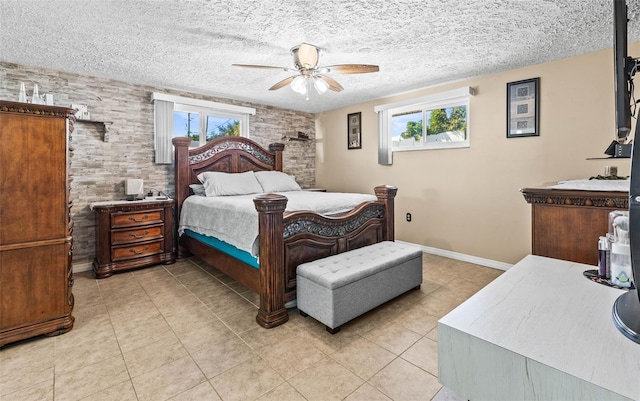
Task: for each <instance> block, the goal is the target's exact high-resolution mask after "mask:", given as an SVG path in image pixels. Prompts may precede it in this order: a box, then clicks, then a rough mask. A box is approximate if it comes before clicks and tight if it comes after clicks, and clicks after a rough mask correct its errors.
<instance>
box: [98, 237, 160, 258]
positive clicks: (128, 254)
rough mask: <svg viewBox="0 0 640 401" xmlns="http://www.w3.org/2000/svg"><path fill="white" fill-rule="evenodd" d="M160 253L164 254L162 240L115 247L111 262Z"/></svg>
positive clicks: (112, 250)
mask: <svg viewBox="0 0 640 401" xmlns="http://www.w3.org/2000/svg"><path fill="white" fill-rule="evenodd" d="M160 252H162V240H160V241H155V242H149V243H146V244H140V245H130V246H125V247H113V248H112V249H111V260H112V261H114V262H117V261H121V260H129V259H134V258H141V257H144V256H149V255H155V254H157V253H160Z"/></svg>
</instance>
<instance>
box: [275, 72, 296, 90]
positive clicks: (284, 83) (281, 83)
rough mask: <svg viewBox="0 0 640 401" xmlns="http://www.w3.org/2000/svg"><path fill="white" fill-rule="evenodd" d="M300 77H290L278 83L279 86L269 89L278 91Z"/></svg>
mask: <svg viewBox="0 0 640 401" xmlns="http://www.w3.org/2000/svg"><path fill="white" fill-rule="evenodd" d="M297 76H298V75H293V76H290V77H289V78H285V79H283V80H282V81H280V82H278V83H277V84H275V85H273V86H272V87H271V88H269V90H270V91H274V90H277V89H280V88H282V87H284V86H287V85H289V84H290V83H291V82H292V81H293V80H294V79H295V78H296V77H297Z"/></svg>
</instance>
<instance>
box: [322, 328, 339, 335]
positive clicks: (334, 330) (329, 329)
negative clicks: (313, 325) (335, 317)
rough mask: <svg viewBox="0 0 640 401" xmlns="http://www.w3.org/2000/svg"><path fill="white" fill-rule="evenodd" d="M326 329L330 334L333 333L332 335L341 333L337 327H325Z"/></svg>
mask: <svg viewBox="0 0 640 401" xmlns="http://www.w3.org/2000/svg"><path fill="white" fill-rule="evenodd" d="M324 327H326V329H327V331H328V332H329V333H331V334H336V333H337V332H339V331H340V327H336V328H335V329H332V328H331V327H329V326H324Z"/></svg>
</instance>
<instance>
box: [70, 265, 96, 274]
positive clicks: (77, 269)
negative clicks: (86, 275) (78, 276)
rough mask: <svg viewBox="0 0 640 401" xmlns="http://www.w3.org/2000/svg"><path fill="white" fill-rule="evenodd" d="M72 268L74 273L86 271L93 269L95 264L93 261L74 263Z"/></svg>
mask: <svg viewBox="0 0 640 401" xmlns="http://www.w3.org/2000/svg"><path fill="white" fill-rule="evenodd" d="M71 270H72V271H73V272H74V273H80V272H86V271H89V270H93V264H92V263H91V262H83V263H74V264H72V265H71Z"/></svg>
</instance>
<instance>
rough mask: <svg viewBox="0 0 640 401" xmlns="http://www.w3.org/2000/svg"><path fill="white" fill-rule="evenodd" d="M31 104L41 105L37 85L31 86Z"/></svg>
mask: <svg viewBox="0 0 640 401" xmlns="http://www.w3.org/2000/svg"><path fill="white" fill-rule="evenodd" d="M31 103H33V104H42V103H43V102H42V98H41V97H40V94H39V93H38V84H33V93H32V94H31Z"/></svg>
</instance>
